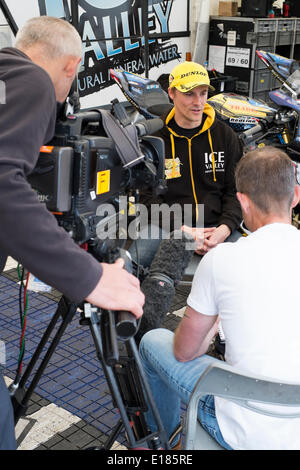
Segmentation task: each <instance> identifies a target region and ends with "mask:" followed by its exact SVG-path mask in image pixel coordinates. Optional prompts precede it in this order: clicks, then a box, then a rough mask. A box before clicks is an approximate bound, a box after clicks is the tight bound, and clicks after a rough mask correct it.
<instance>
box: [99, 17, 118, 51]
mask: <svg viewBox="0 0 300 470" xmlns="http://www.w3.org/2000/svg"><path fill="white" fill-rule="evenodd" d="M103 27H104V36H105V37H106V38H111V37H112V33H111V26H110V16H104V18H103ZM106 47H107V57H111V56H113V55H116V54H121V52H122V47H118V48H117V49H114V46H113V41H112V40H108V41H106Z"/></svg>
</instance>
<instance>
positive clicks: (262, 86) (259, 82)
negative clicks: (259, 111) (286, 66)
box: [253, 70, 272, 93]
mask: <svg viewBox="0 0 300 470" xmlns="http://www.w3.org/2000/svg"><path fill="white" fill-rule="evenodd" d="M271 85H272V74H271V72H270V71H269V70H259V71H256V72H255V73H254V85H253V93H256V92H257V91H265V90H270V89H271Z"/></svg>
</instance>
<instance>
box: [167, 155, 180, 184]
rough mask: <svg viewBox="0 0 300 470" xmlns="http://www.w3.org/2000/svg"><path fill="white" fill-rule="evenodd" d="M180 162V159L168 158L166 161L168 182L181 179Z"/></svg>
mask: <svg viewBox="0 0 300 470" xmlns="http://www.w3.org/2000/svg"><path fill="white" fill-rule="evenodd" d="M180 165H181V163H180V160H179V158H178V157H177V158H175V159H174V160H173V158H166V159H165V177H166V179H167V180H169V179H172V178H179V177H180V176H181V174H180Z"/></svg>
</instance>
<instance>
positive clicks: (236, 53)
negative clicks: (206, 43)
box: [226, 47, 250, 68]
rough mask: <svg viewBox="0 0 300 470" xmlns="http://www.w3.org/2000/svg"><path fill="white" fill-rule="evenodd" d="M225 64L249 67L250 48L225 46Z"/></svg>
mask: <svg viewBox="0 0 300 470" xmlns="http://www.w3.org/2000/svg"><path fill="white" fill-rule="evenodd" d="M226 65H227V66H229V67H244V68H249V67H250V49H248V48H243V47H227V54H226Z"/></svg>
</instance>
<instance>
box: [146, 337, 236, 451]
mask: <svg viewBox="0 0 300 470" xmlns="http://www.w3.org/2000/svg"><path fill="white" fill-rule="evenodd" d="M173 338H174V333H172V332H171V331H169V330H166V329H163V328H159V329H156V330H151V331H148V333H146V334H145V335H144V336H143V338H142V341H141V344H140V354H141V358H142V362H143V365H144V368H145V372H146V374H147V377H148V381H149V385H150V388H151V390H152V393H153V397H154V400H155V403H156V406H157V409H158V412H159V414H160V417H161V419H162V422H163V425H164V427H165V430H166V432H167V434H168V436H169V437H170V436H171V435H172V433H173V432H174V431H175V429H176V428H177V427H178V425H179V424H180V406H181V402H183V403H185V404H187V403H188V401H189V398H190V396H191V393H192V390H193V388H194V385H195V383H196V381H197V379H198V378H199V377H200V375H201V374H202V372H203V371H204V370H205V369H206V368H207V366H208V365H209V364H211V363H212V362H215V361H218V359H215V358H214V357H211V356H208V355H206V354H205V355H203V356H201V357H198V358H196V359H194V360H192V361H189V362H179V361H177V360H176V359H175V356H174V353H173ZM198 419H199V420H200V422H201V424H202V426H203V427H204V429H206V431H207V432H208V433H209V434H210V435H211V436H212V437H213V438H214V439H215V440H216V441H217V442H218V443H219V444H220V445H221V446H222V447H224V448H225V449H228V450H231V447H230V446H229V445H228V444H227V443H226V442H225V441H224V439H223V436H222V434H221V431H220V429H219V425H218V422H217V419H216V414H215V405H214V397H213V396H212V395H206V396H205V397H203V398H202V399H201V400H200V402H199V408H198ZM146 420H147V424H148V425H149V428H150V429H151V431H152V432H153V431H156V426H155V421H154V418H153V415H152V413H151V412H148V413H147V414H146ZM174 444H176V441H174Z"/></svg>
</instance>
